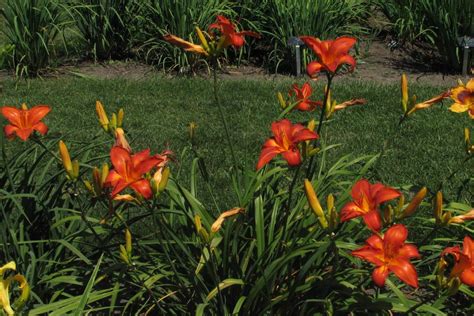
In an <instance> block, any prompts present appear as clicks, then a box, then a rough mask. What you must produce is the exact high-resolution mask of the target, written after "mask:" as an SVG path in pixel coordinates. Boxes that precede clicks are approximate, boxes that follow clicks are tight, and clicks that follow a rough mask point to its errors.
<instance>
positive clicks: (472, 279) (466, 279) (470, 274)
mask: <svg viewBox="0 0 474 316" xmlns="http://www.w3.org/2000/svg"><path fill="white" fill-rule="evenodd" d="M461 282H462V283H464V284H467V285H468V286H471V287H474V268H470V269H466V270H464V271H463V273H462V274H461Z"/></svg>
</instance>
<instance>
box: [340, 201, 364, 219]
mask: <svg viewBox="0 0 474 316" xmlns="http://www.w3.org/2000/svg"><path fill="white" fill-rule="evenodd" d="M365 213H366V212H365V211H364V210H363V209H361V208H360V207H359V206H358V205H357V204H355V203H354V202H349V203H347V204H346V205H344V207H343V208H342V209H341V222H346V221H348V220H350V219H353V218H356V217H359V216H363V215H364V214H365Z"/></svg>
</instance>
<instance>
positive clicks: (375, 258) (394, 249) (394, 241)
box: [352, 224, 420, 287]
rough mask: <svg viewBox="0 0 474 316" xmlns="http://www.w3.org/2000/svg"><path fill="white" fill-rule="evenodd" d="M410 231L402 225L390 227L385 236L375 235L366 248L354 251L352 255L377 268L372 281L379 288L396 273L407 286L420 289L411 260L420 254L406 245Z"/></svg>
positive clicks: (413, 247)
mask: <svg viewBox="0 0 474 316" xmlns="http://www.w3.org/2000/svg"><path fill="white" fill-rule="evenodd" d="M407 237H408V230H407V229H406V227H405V226H403V225H402V224H397V225H394V226H392V227H390V228H389V229H388V230H387V232H386V233H385V235H383V236H382V237H380V236H379V235H377V234H375V235H372V236H371V237H369V238H368V239H367V240H366V244H367V245H366V246H364V247H362V248H360V249H357V250H354V251H352V255H353V256H355V257H358V258H361V259H362V260H365V261H369V262H370V263H373V264H375V265H376V266H377V268H376V269H375V270H374V271H373V272H372V279H373V280H374V282H375V284H376V285H377V286H380V287H382V286H384V284H385V280H386V279H387V277H388V275H389V274H390V272H393V273H395V275H396V276H397V277H399V278H400V280H402V281H403V282H405V283H406V284H408V285H410V286H413V287H418V276H417V274H416V270H415V267H414V266H413V265H412V264H411V263H410V259H411V258H419V257H420V254H419V253H418V249H417V248H416V246H414V245H409V244H408V245H407V244H405V240H406V239H407Z"/></svg>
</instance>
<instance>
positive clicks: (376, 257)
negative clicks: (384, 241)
mask: <svg viewBox="0 0 474 316" xmlns="http://www.w3.org/2000/svg"><path fill="white" fill-rule="evenodd" d="M351 254H352V255H353V256H354V257H357V258H361V259H363V260H365V261H369V262H371V263H373V264H375V265H376V266H381V265H383V261H382V260H381V259H380V257H381V255H382V252H381V251H379V250H376V249H374V248H372V247H370V246H364V247H362V248H360V249H357V250H353V251H352V252H351Z"/></svg>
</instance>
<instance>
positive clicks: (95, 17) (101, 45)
mask: <svg viewBox="0 0 474 316" xmlns="http://www.w3.org/2000/svg"><path fill="white" fill-rule="evenodd" d="M141 3H142V2H141V1H136V0H81V1H73V2H72V4H71V5H70V6H69V13H70V15H71V17H72V19H74V21H75V24H76V26H77V29H78V33H79V36H80V38H81V39H82V41H83V43H84V45H85V49H86V53H87V54H89V55H91V56H93V57H94V59H96V60H97V59H99V60H104V59H111V58H113V59H122V58H124V57H127V56H128V55H129V54H130V49H131V48H132V38H133V36H134V34H135V33H137V32H139V30H136V29H135V28H134V21H135V20H137V19H138V16H137V13H138V12H139V8H140V7H141V6H142V5H141Z"/></svg>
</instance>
